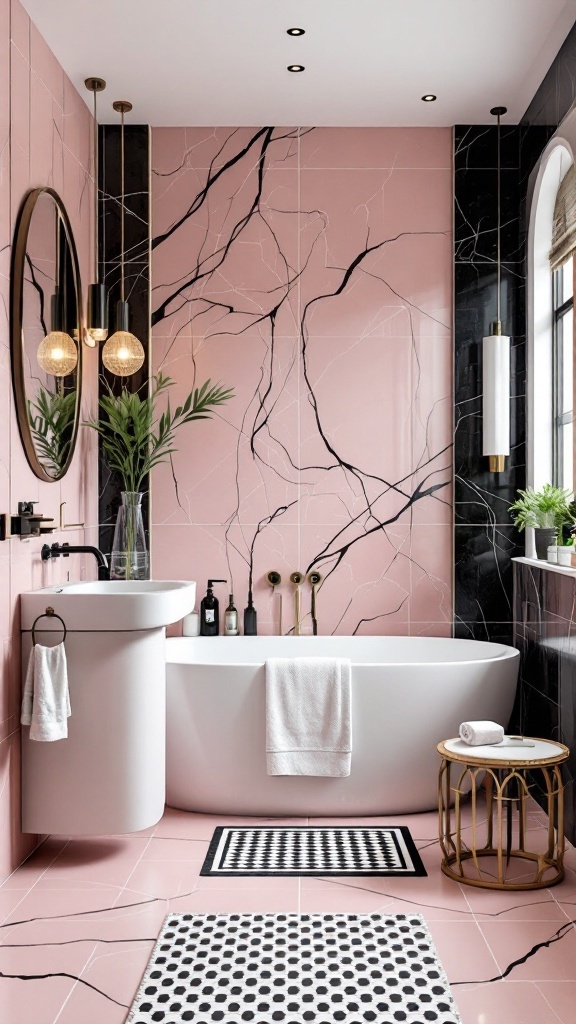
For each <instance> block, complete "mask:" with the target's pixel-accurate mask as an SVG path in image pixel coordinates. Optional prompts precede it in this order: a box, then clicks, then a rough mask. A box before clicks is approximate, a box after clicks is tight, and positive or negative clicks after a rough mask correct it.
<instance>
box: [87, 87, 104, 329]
mask: <svg viewBox="0 0 576 1024" xmlns="http://www.w3.org/2000/svg"><path fill="white" fill-rule="evenodd" d="M84 85H85V86H86V88H87V89H89V90H90V92H91V93H92V94H93V96H94V141H93V148H94V160H93V163H94V282H95V283H94V284H91V285H90V287H89V288H88V305H87V310H86V331H85V334H84V340H85V342H86V344H87V345H88V346H89V347H90V348H95V347H96V345H97V344H98V342H100V341H106V338H107V337H108V289H107V288H106V285H104V284H101V283H100V282H99V280H98V276H99V275H98V195H99V188H98V111H97V105H96V97H97V96H98V93H99V92H102V90H103V89H105V88H106V82H105V81H104V79H103V78H86V79H85V81H84Z"/></svg>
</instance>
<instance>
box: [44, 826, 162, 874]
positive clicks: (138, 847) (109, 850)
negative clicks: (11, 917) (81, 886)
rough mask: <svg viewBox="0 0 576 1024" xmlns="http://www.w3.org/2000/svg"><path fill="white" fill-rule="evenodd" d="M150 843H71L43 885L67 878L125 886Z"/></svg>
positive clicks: (101, 839)
mask: <svg viewBox="0 0 576 1024" xmlns="http://www.w3.org/2000/svg"><path fill="white" fill-rule="evenodd" d="M148 843H149V839H148V838H142V839H132V838H130V839H122V838H114V837H112V838H107V837H97V838H94V839H92V838H86V839H72V840H70V842H69V843H68V844H67V846H66V847H65V849H64V850H63V851H62V853H61V854H60V855H59V857H58V858H57V859H56V860H55V861H54V863H53V864H51V865H50V867H49V869H48V872H47V876H46V881H47V882H49V881H50V879H51V878H55V879H58V878H62V877H64V878H69V879H72V880H83V881H86V882H103V883H104V884H106V885H124V884H126V883H127V881H128V879H129V878H130V875H131V873H132V871H133V869H134V867H135V866H136V864H137V863H138V861H139V860H140V858H141V856H142V854H143V853H144V852H145V850H146V847H147V846H148Z"/></svg>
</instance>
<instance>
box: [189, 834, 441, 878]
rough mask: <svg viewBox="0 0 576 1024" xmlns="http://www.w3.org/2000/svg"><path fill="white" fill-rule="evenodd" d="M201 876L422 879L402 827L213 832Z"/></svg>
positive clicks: (418, 862) (420, 867) (420, 865)
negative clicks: (414, 877) (324, 876)
mask: <svg viewBox="0 0 576 1024" xmlns="http://www.w3.org/2000/svg"><path fill="white" fill-rule="evenodd" d="M200 874H201V875H238V876H240V875H408V876H411V877H413V876H414V875H425V874H426V869H425V867H424V865H423V863H422V861H421V859H420V856H419V854H418V851H417V849H416V847H415V845H414V842H413V840H412V836H411V835H410V831H409V829H407V828H406V826H405V825H402V826H394V827H386V828H372V827H370V826H361V825H360V826H355V827H353V828H334V827H329V826H326V827H316V826H299V827H294V828H286V827H284V826H280V825H277V826H272V827H270V828H226V827H220V828H217V829H216V831H215V832H214V835H213V836H212V840H211V842H210V847H209V849H208V854H207V856H206V860H205V861H204V864H203V865H202V870H201V872H200Z"/></svg>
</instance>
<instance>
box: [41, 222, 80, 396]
mask: <svg viewBox="0 0 576 1024" xmlns="http://www.w3.org/2000/svg"><path fill="white" fill-rule="evenodd" d="M54 229H55V237H54V270H55V283H54V294H53V295H52V296H51V297H50V330H49V332H48V334H47V335H46V337H45V338H43V339H42V341H41V342H40V344H39V346H38V351H37V352H36V359H37V361H38V365H39V367H40V369H41V370H44V373H49V374H50V375H51V376H52V377H67V376H68V374H70V373H72V371H73V370H74V369H75V368H76V365H77V363H78V349H77V347H76V342H75V341H74V340H73V339H72V338H71V337H70V335H69V334H68V333H67V332H66V330H65V324H64V299H63V295H62V291H61V288H60V284H61V282H62V277H63V273H64V271H63V267H62V253H61V244H62V234H61V232H62V221H61V219H60V215H59V214H57V215H56V222H55V225H54Z"/></svg>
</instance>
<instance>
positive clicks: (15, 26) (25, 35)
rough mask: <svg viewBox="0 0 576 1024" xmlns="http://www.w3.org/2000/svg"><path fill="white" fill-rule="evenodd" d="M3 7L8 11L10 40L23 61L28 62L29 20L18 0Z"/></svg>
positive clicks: (10, 0) (13, 0) (8, 2)
mask: <svg viewBox="0 0 576 1024" xmlns="http://www.w3.org/2000/svg"><path fill="white" fill-rule="evenodd" d="M4 7H5V8H7V9H9V11H10V38H11V39H12V42H13V43H14V45H15V46H17V47H18V50H19V51H20V53H21V54H22V56H23V57H24V59H25V60H27V61H29V60H30V18H29V17H28V14H27V13H26V11H25V10H24V8H23V7H22V4H21V3H20V2H19V0H7V2H6V3H5V4H4ZM6 70H7V69H6Z"/></svg>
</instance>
